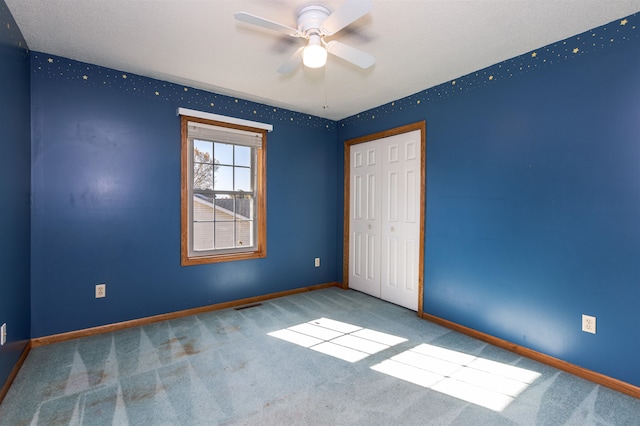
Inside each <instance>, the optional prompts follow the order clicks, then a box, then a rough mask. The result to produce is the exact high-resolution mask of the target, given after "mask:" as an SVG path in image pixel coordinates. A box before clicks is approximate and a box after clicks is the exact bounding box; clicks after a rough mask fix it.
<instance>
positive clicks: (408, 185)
mask: <svg viewBox="0 0 640 426" xmlns="http://www.w3.org/2000/svg"><path fill="white" fill-rule="evenodd" d="M382 173H383V180H382V196H383V200H382V218H381V219H382V225H381V227H380V229H381V256H382V257H381V262H380V267H381V271H380V272H381V273H380V276H381V295H380V297H381V298H382V299H384V300H388V301H389V302H392V303H395V304H398V305H401V306H404V307H406V308H409V309H412V310H414V311H416V310H417V309H418V262H419V261H420V259H419V254H420V241H419V237H420V132H419V131H414V132H410V133H403V134H400V135H395V136H390V137H388V138H385V139H384V155H383V165H382Z"/></svg>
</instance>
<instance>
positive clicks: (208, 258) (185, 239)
mask: <svg viewBox="0 0 640 426" xmlns="http://www.w3.org/2000/svg"><path fill="white" fill-rule="evenodd" d="M189 122H197V123H203V124H209V125H213V126H218V127H225V128H229V129H238V130H244V131H249V132H255V133H260V134H262V148H259V149H257V155H256V170H255V176H256V194H255V203H256V206H255V208H256V210H257V213H256V218H255V222H256V232H255V244H254V245H253V246H252V247H251V249H250V250H247V251H236V252H233V253H219V254H215V253H213V254H212V253H208V254H206V255H202V256H193V255H190V250H189V248H190V244H191V241H190V239H189V236H190V233H189V228H190V225H191V224H190V223H189V222H190V208H191V207H190V206H191V205H192V204H193V200H189V193H190V191H189V187H190V185H192V182H191V181H190V180H191V179H190V176H191V171H190V167H193V166H192V164H193V163H192V160H191V159H192V157H193V155H192V153H191V152H190V150H189V145H190V144H189V138H188V134H187V131H188V129H187V123H189ZM180 133H181V150H180V151H181V153H180V157H181V158H180V160H181V161H180V163H181V173H180V175H181V176H180V252H181V264H182V266H191V265H203V264H209V263H219V262H231V261H236V260H248V259H259V258H264V257H266V256H267V208H266V207H267V184H266V178H267V171H266V159H267V157H266V156H267V153H266V148H267V131H266V130H264V129H258V128H254V127H248V126H243V125H239V124H233V123H225V122H221V121H216V120H209V119H205V118H199V117H192V116H187V115H181V116H180Z"/></svg>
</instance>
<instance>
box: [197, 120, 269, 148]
mask: <svg viewBox="0 0 640 426" xmlns="http://www.w3.org/2000/svg"><path fill="white" fill-rule="evenodd" d="M187 137H188V138H189V139H198V140H205V141H212V142H221V143H231V144H234V145H242V146H249V147H252V148H259V149H260V148H262V133H257V132H249V131H246V130H240V129H232V128H229V127H219V126H213V125H211V124H204V123H199V122H195V121H189V122H187Z"/></svg>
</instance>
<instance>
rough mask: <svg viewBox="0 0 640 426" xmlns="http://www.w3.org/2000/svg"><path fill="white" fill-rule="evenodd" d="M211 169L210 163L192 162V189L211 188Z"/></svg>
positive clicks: (212, 167)
mask: <svg viewBox="0 0 640 426" xmlns="http://www.w3.org/2000/svg"><path fill="white" fill-rule="evenodd" d="M213 169H214V166H213V165H212V164H205V163H195V162H194V163H193V189H194V190H198V189H201V190H209V191H211V190H213Z"/></svg>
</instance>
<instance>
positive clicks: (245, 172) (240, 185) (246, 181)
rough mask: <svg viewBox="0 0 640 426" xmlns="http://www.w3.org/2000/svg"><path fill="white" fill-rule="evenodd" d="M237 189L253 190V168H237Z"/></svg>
mask: <svg viewBox="0 0 640 426" xmlns="http://www.w3.org/2000/svg"><path fill="white" fill-rule="evenodd" d="M234 171H235V190H236V191H247V192H251V169H250V168H248V167H236V168H235V170H234Z"/></svg>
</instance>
